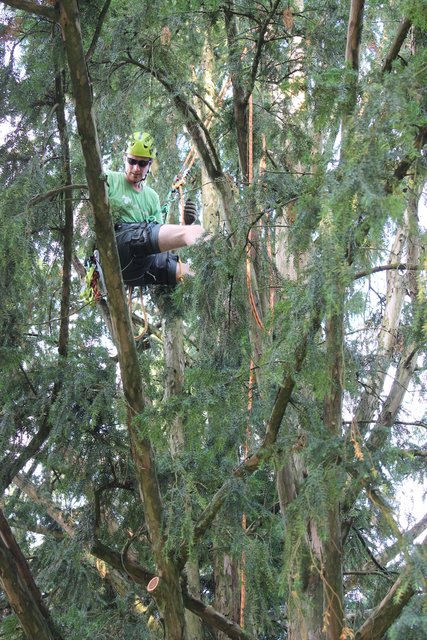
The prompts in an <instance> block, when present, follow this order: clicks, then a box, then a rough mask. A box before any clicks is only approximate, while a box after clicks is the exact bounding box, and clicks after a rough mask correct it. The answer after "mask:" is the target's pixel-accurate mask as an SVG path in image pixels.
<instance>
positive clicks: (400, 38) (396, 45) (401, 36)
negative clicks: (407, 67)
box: [381, 18, 412, 73]
mask: <svg viewBox="0 0 427 640" xmlns="http://www.w3.org/2000/svg"><path fill="white" fill-rule="evenodd" d="M411 26H412V22H411V20H409V18H405V20H404V21H403V22H402V23H401V24H400V26H399V28H398V30H397V33H396V36H395V38H394V40H393V42H392V44H391V47H390V49H389V51H388V53H387V55H386V57H385V60H384V63H383V66H382V69H381V71H382V73H387V72H389V71H391V65H392V63H393V60H396V58H397V56H398V55H399V51H400V49H401V48H402V45H403V43H404V42H405V38H406V36H407V35H408V33H409V29H410V28H411Z"/></svg>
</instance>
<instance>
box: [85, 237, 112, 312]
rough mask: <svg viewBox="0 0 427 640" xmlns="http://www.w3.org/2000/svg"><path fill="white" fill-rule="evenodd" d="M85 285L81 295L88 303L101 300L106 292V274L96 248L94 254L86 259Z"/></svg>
mask: <svg viewBox="0 0 427 640" xmlns="http://www.w3.org/2000/svg"><path fill="white" fill-rule="evenodd" d="M85 268H86V275H85V287H84V289H83V291H82V294H81V297H82V298H83V300H85V302H87V304H95V303H96V302H99V301H100V300H101V299H102V298H103V297H104V296H105V295H106V294H107V288H106V286H105V280H104V274H103V273H102V268H101V262H100V259H99V251H98V250H97V249H95V250H94V252H93V254H92V255H91V256H90V257H89V258H87V259H86V260H85Z"/></svg>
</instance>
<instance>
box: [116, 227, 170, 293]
mask: <svg viewBox="0 0 427 640" xmlns="http://www.w3.org/2000/svg"><path fill="white" fill-rule="evenodd" d="M160 227H161V225H160V224H158V223H157V222H119V223H117V224H115V225H114V230H115V233H116V242H117V249H118V252H119V258H120V266H121V269H122V275H123V281H124V283H125V284H127V285H129V286H133V287H141V286H144V285H149V284H166V285H172V284H176V272H177V262H178V256H176V255H175V254H173V253H170V251H164V252H162V253H160V250H159V243H158V237H159V231H160Z"/></svg>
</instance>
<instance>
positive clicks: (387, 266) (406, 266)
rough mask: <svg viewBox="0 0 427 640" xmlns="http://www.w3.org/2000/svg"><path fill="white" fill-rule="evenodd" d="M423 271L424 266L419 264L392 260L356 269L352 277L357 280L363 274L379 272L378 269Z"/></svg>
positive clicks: (368, 274) (363, 275)
mask: <svg viewBox="0 0 427 640" xmlns="http://www.w3.org/2000/svg"><path fill="white" fill-rule="evenodd" d="M393 269H396V270H397V271H423V270H424V269H425V267H424V266H423V265H421V264H405V263H404V262H392V263H390V264H383V265H380V266H378V267H372V269H366V270H365V271H358V272H357V273H355V274H354V279H355V280H359V279H360V278H364V277H365V276H370V275H372V274H373V273H379V272H380V271H392V270H393Z"/></svg>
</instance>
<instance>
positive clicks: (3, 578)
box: [0, 511, 62, 640]
mask: <svg viewBox="0 0 427 640" xmlns="http://www.w3.org/2000/svg"><path fill="white" fill-rule="evenodd" d="M0 584H1V587H2V589H3V591H4V592H5V594H6V596H7V599H8V600H9V603H10V605H11V607H12V608H13V610H14V611H15V613H16V615H17V616H18V619H19V622H20V623H21V626H22V628H23V630H24V633H25V635H26V637H27V638H28V640H35V639H36V638H37V640H61V638H62V636H61V635H60V634H59V632H58V631H57V630H56V629H55V627H54V625H53V623H52V620H51V619H50V616H49V612H48V610H47V608H46V607H45V605H44V602H43V599H42V595H41V593H40V591H39V589H38V587H37V585H36V583H35V582H34V580H33V577H32V575H31V571H30V568H29V566H28V564H27V561H26V560H25V558H24V556H23V554H22V552H21V550H20V548H19V546H18V545H17V543H16V540H15V538H14V537H13V533H12V531H11V529H10V527H9V525H8V523H7V520H6V518H5V517H4V515H3V512H2V511H0Z"/></svg>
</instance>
